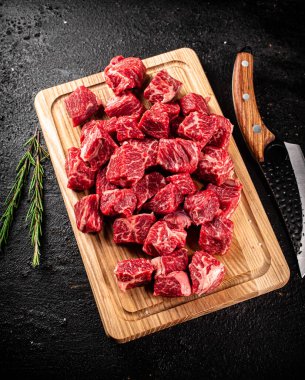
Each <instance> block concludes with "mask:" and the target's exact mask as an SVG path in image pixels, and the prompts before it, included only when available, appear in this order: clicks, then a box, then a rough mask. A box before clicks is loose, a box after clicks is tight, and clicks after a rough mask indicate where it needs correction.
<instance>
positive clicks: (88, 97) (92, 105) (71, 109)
mask: <svg viewBox="0 0 305 380" xmlns="http://www.w3.org/2000/svg"><path fill="white" fill-rule="evenodd" d="M64 102H65V105H66V110H67V112H68V115H69V116H70V118H71V119H72V123H73V126H74V127H77V126H78V125H80V124H82V123H84V122H85V121H86V120H88V119H89V118H90V117H91V116H93V115H94V114H95V113H96V112H97V111H98V110H99V109H100V108H101V107H102V102H101V100H100V99H98V98H97V97H96V95H95V94H94V93H93V92H92V91H90V90H89V88H87V87H85V86H80V87H78V88H77V89H76V90H74V91H73V92H72V93H71V94H70V95H69V96H68V97H67V98H66V99H65V100H64Z"/></svg>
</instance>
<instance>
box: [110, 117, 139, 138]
mask: <svg viewBox="0 0 305 380" xmlns="http://www.w3.org/2000/svg"><path fill="white" fill-rule="evenodd" d="M116 137H117V139H118V141H119V142H122V141H125V140H129V139H139V140H143V139H144V137H145V136H144V134H143V132H142V131H141V130H140V128H139V126H138V122H137V119H136V118H134V117H133V116H121V117H119V118H118V119H117V122H116Z"/></svg>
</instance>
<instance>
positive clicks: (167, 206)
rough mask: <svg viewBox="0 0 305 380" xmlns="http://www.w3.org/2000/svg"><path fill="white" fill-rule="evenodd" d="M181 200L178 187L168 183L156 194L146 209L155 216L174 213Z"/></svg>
mask: <svg viewBox="0 0 305 380" xmlns="http://www.w3.org/2000/svg"><path fill="white" fill-rule="evenodd" d="M183 199H184V196H183V195H182V194H181V193H180V191H179V188H178V186H176V185H174V184H173V183H169V184H168V185H166V186H164V187H162V189H161V190H159V191H158V192H157V194H156V195H155V196H154V197H153V198H152V199H151V200H150V201H149V202H148V203H147V205H146V207H147V208H148V209H149V210H152V211H154V212H155V213H156V214H161V215H165V214H169V213H171V212H174V211H176V210H177V208H178V207H179V205H180V204H181V203H182V202H183Z"/></svg>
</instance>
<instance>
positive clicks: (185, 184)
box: [65, 56, 242, 297]
mask: <svg viewBox="0 0 305 380" xmlns="http://www.w3.org/2000/svg"><path fill="white" fill-rule="evenodd" d="M104 75H105V80H106V83H107V84H108V85H109V87H110V88H111V89H112V90H113V92H114V94H115V95H114V96H113V97H112V98H110V99H109V100H108V101H107V103H106V104H105V105H103V104H102V102H101V101H100V100H99V99H98V98H97V97H96V95H95V94H94V93H93V92H91V91H90V90H89V89H88V88H86V87H84V86H80V87H79V88H77V89H76V90H75V91H74V92H72V93H71V94H70V95H69V96H68V97H67V98H66V99H65V104H66V109H67V112H68V114H69V116H70V117H71V119H72V123H73V126H75V127H76V126H82V130H81V136H80V148H77V147H72V148H70V149H69V150H68V154H67V158H66V172H67V177H68V184H67V186H68V188H70V189H72V190H74V191H84V190H90V195H87V196H84V197H83V198H82V199H81V200H80V201H79V202H77V203H76V205H75V206H74V210H75V217H76V223H77V227H78V229H79V230H80V231H82V232H84V233H93V232H100V231H101V230H102V228H103V221H104V219H106V220H107V223H113V239H114V241H115V243H116V244H140V245H142V249H143V258H136V259H129V260H123V261H121V262H119V263H118V264H117V266H116V268H115V270H114V273H115V276H116V280H117V284H118V286H119V288H120V289H121V290H123V291H126V290H127V289H131V288H134V287H137V286H142V285H145V284H148V283H150V282H151V281H153V284H154V285H153V286H154V295H156V296H167V297H173V296H175V297H176V296H189V295H191V294H197V295H201V294H207V293H210V292H212V291H213V290H214V289H215V288H216V287H218V286H219V284H220V283H221V282H222V280H223V278H224V275H225V268H224V265H223V264H222V263H221V262H220V261H218V260H217V259H216V258H215V257H214V256H215V255H224V254H225V253H226V252H227V251H228V249H229V247H230V243H231V240H232V235H233V222H232V221H231V220H230V217H231V216H232V214H233V212H234V210H235V209H236V207H237V205H238V203H239V200H240V196H241V190H242V185H241V183H240V182H239V180H238V179H237V178H235V176H234V169H233V162H232V160H231V158H230V156H229V153H228V151H227V148H228V145H229V141H230V137H231V134H232V128H233V126H232V124H231V123H230V121H229V120H228V119H226V118H225V117H223V116H221V115H215V114H211V113H210V111H209V107H208V100H209V99H207V98H206V99H205V98H203V97H202V96H201V95H199V94H194V93H189V94H187V95H185V96H183V97H181V96H180V99H179V100H178V98H179V89H180V88H181V86H182V83H181V82H180V81H178V80H177V79H175V78H173V77H171V76H170V75H169V74H168V72H167V71H165V70H161V71H159V72H158V73H157V74H156V75H155V76H154V77H153V78H152V79H151V81H150V83H149V84H148V85H147V87H146V88H145V90H144V98H145V99H147V101H148V102H149V104H150V108H149V109H146V108H145V107H144V105H143V104H142V103H141V101H140V99H139V97H138V96H139V93H140V92H141V91H143V87H144V82H145V78H146V68H145V66H144V64H143V62H142V61H141V60H140V59H139V58H133V57H130V58H124V57H122V56H118V57H115V58H113V59H112V60H111V61H110V64H109V65H108V66H107V67H106V69H105V71H104ZM103 108H104V113H105V114H106V116H107V118H104V119H103V120H100V119H99V118H100V117H101V116H100V115H101V112H102V111H103ZM97 115H98V116H97ZM190 228H198V229H200V232H199V241H198V245H199V247H200V250H198V251H196V252H195V253H194V254H193V255H192V256H191V257H190V260H189V252H188V251H187V250H186V249H185V246H186V238H187V230H188V229H190ZM144 256H146V257H144ZM148 257H153V258H152V259H148ZM189 261H190V262H189Z"/></svg>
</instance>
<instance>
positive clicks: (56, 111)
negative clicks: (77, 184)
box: [35, 48, 289, 343]
mask: <svg viewBox="0 0 305 380" xmlns="http://www.w3.org/2000/svg"><path fill="white" fill-rule="evenodd" d="M144 64H145V65H146V67H147V68H148V74H149V75H152V74H154V73H156V72H157V71H159V70H161V69H166V70H168V72H169V73H170V75H172V76H173V77H175V78H177V79H179V80H180V81H181V82H183V87H182V90H181V93H180V96H183V95H184V94H186V93H188V92H190V91H192V92H196V93H199V94H201V95H203V96H204V97H206V96H209V97H210V98H211V100H210V103H209V106H210V109H211V111H212V112H214V113H218V114H221V110H220V107H219V105H218V103H217V100H216V98H215V95H214V93H213V91H212V89H211V87H210V84H209V82H208V80H207V77H206V75H205V73H204V71H203V69H202V66H201V64H200V61H199V59H198V57H197V55H196V53H195V52H194V51H193V50H191V49H188V48H183V49H179V50H175V51H171V52H168V53H164V54H161V55H158V56H156V57H151V58H148V59H145V60H144ZM80 85H85V86H87V87H89V88H90V89H91V90H92V91H93V92H94V93H96V94H97V96H99V97H100V98H101V99H102V101H103V102H106V100H107V99H108V98H109V97H111V96H112V95H113V93H112V91H111V90H110V89H109V88H108V86H107V85H106V83H105V81H104V75H103V73H98V74H94V75H91V76H88V77H85V78H81V79H79V80H75V81H73V82H69V83H65V84H62V85H59V86H56V87H53V88H50V89H46V90H43V91H40V92H39V93H38V95H37V96H36V99H35V107H36V111H37V114H38V118H39V121H40V124H41V127H42V130H43V134H44V137H45V140H46V143H47V146H48V149H49V153H50V156H51V160H52V163H53V166H54V170H55V173H56V176H57V180H58V183H59V186H60V190H61V193H62V196H63V199H64V202H65V205H66V208H67V212H68V215H69V218H70V221H71V224H72V227H73V231H74V234H75V237H76V240H77V243H78V246H79V250H80V253H81V256H82V260H83V262H84V266H85V269H86V272H87V275H88V279H89V282H90V285H91V288H92V291H93V294H94V297H95V301H96V304H97V306H98V310H99V313H100V316H101V320H102V322H103V326H104V328H105V331H106V333H107V334H108V335H109V336H111V337H113V338H114V339H116V340H117V341H118V342H121V343H123V342H127V341H130V340H132V339H136V338H139V337H141V336H144V335H147V334H150V333H153V332H155V331H157V330H161V329H164V328H167V327H169V326H173V325H175V324H177V323H181V322H184V321H186V320H189V319H192V318H196V317H199V316H201V315H204V314H207V313H210V312H212V311H216V310H219V309H221V308H224V307H227V306H230V305H233V304H236V303H238V302H241V301H244V300H247V299H249V298H252V297H256V296H258V295H260V294H263V293H266V292H269V291H271V290H274V289H277V288H279V287H281V286H283V285H284V284H285V283H286V282H287V281H288V279H289V269H288V266H287V263H286V261H285V259H284V257H283V254H282V252H281V249H280V247H279V244H278V241H277V239H276V237H275V235H274V232H273V230H272V227H271V225H270V223H269V220H268V218H267V216H266V214H265V211H264V209H263V206H262V204H261V202H260V199H259V197H258V195H257V192H256V190H255V188H254V185H253V183H252V181H251V179H250V176H249V174H248V172H247V170H246V167H245V165H244V162H243V160H242V158H241V156H240V154H239V151H238V149H237V147H236V144H235V142H234V140H233V139H232V140H231V143H230V147H229V152H230V155H231V157H232V159H233V161H234V164H235V172H236V175H237V176H238V178H239V179H240V180H241V182H242V183H243V185H244V188H243V192H242V198H241V202H240V205H239V207H238V209H237V211H236V212H235V214H234V216H233V221H234V223H235V229H234V237H233V242H232V246H231V248H230V251H229V252H228V254H227V255H225V256H224V257H220V258H219V259H220V261H222V262H223V263H224V264H225V266H226V269H227V271H226V276H225V280H224V282H223V284H222V285H221V287H219V288H218V289H216V291H215V292H214V293H212V294H209V295H207V296H202V297H197V296H191V297H186V298H172V299H166V298H162V297H153V296H152V290H151V289H150V288H149V287H146V288H137V289H133V290H130V291H128V292H127V293H122V292H121V291H120V290H119V289H118V288H117V286H116V283H115V279H114V275H113V270H114V267H115V265H116V263H117V261H119V260H122V259H126V258H132V257H138V256H144V255H145V254H144V253H142V252H141V250H140V249H139V248H135V247H132V248H131V247H129V248H128V247H123V246H117V245H116V244H114V243H113V241H112V230H111V225H106V226H105V229H104V231H103V232H101V233H100V234H97V235H90V234H83V233H81V232H80V231H78V230H77V228H76V224H75V217H74V211H73V206H74V204H75V203H76V202H77V201H78V200H79V199H81V197H83V196H84V195H85V193H76V192H74V191H72V190H70V189H68V188H67V177H66V173H65V169H64V164H65V155H66V153H67V149H68V148H70V147H72V146H79V145H80V141H79V138H80V131H81V129H80V128H79V127H78V128H73V127H72V123H71V120H70V119H69V117H68V115H67V112H66V110H65V106H64V102H63V100H64V98H65V97H67V96H68V95H69V94H70V93H71V92H72V91H73V90H75V89H76V88H77V87H78V86H80ZM188 248H189V251H190V254H191V253H192V252H193V251H194V250H196V249H197V248H198V247H197V243H196V239H195V237H194V236H189V237H188Z"/></svg>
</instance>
